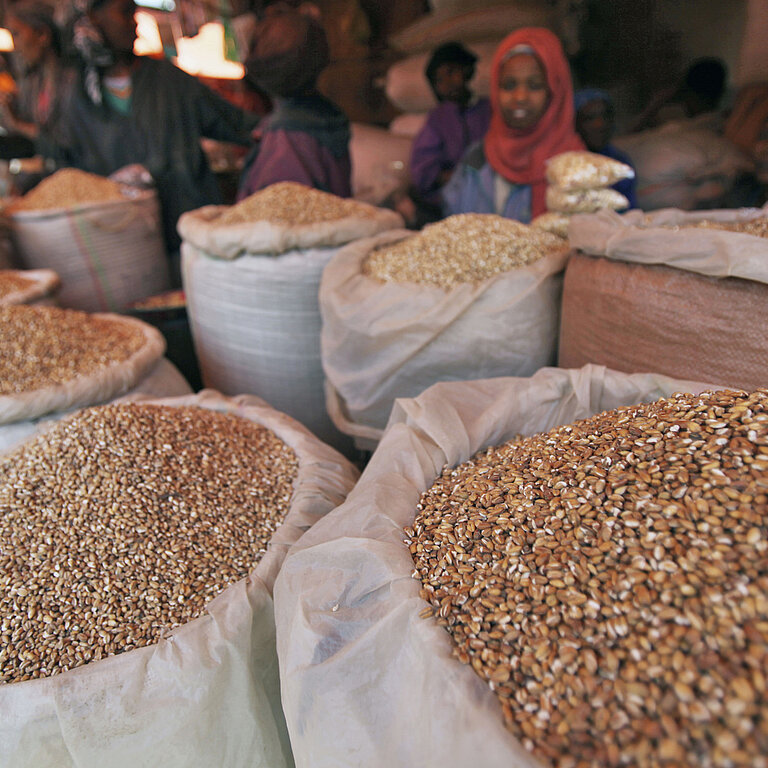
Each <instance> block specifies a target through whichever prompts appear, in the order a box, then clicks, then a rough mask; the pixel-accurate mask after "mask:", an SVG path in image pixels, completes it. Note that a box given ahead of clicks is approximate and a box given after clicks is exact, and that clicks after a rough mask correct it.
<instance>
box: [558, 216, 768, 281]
mask: <svg viewBox="0 0 768 768" xmlns="http://www.w3.org/2000/svg"><path fill="white" fill-rule="evenodd" d="M765 217H768V206H766V207H765V208H762V209H761V208H740V209H736V210H718V211H697V212H695V213H687V212H684V211H680V210H677V209H675V208H668V209H664V210H661V211H655V212H653V213H650V214H644V213H643V212H642V211H630V212H629V213H625V214H623V215H619V214H617V213H614V212H613V211H600V212H599V213H595V214H590V215H577V216H574V217H573V218H572V219H571V224H570V228H569V230H568V235H569V242H570V244H571V246H573V247H574V248H578V249H579V250H581V251H584V253H588V254H590V255H591V256H607V257H608V258H609V259H615V260H617V261H626V262H630V263H635V264H664V265H666V266H668V267H676V268H677V269H684V270H686V271H688V272H696V273H698V274H700V275H709V276H710V277H741V278H744V279H746V280H754V281H756V282H759V283H768V238H763V237H755V236H754V235H747V234H744V233H742V232H729V231H727V230H721V229H705V228H697V227H692V226H690V225H691V224H696V223H697V222H700V221H718V222H727V223H731V222H740V221H750V220H751V219H755V218H765Z"/></svg>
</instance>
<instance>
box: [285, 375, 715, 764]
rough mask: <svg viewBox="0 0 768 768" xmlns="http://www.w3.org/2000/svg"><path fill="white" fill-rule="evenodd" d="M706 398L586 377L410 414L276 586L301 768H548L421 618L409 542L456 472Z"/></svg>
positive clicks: (676, 386) (441, 391)
mask: <svg viewBox="0 0 768 768" xmlns="http://www.w3.org/2000/svg"><path fill="white" fill-rule="evenodd" d="M705 388H706V387H705V386H704V385H703V384H694V383H691V382H681V381H676V380H672V379H669V378H666V377H664V376H658V375H654V374H642V375H633V376H630V375H627V374H622V373H615V372H613V371H609V370H606V369H605V368H601V367H597V366H586V367H584V368H583V369H580V370H560V369H546V370H542V371H539V372H538V373H537V374H535V375H534V376H533V377H531V378H530V379H515V378H499V379H490V380H485V381H471V382H454V383H449V384H448V383H446V384H437V385H435V386H434V387H431V388H430V389H429V390H427V391H426V392H425V393H424V394H422V395H421V396H420V397H418V398H416V399H415V400H400V401H398V402H397V404H396V405H395V407H394V409H393V412H392V416H391V419H390V422H389V425H388V427H387V431H386V433H385V434H384V437H383V438H382V440H381V443H380V444H379V447H378V449H377V450H376V453H375V454H374V455H373V458H372V459H371V461H370V463H369V464H368V466H367V468H366V470H365V471H364V473H363V475H362V477H361V479H360V481H359V482H358V484H357V486H356V487H355V489H354V490H353V491H352V493H350V495H349V497H348V498H347V500H346V502H345V503H344V504H342V505H341V506H340V507H339V508H338V509H336V510H334V512H333V513H331V514H330V515H328V517H327V518H326V519H325V520H323V521H322V522H321V523H319V524H318V525H317V526H315V527H314V528H313V529H312V530H311V531H310V532H309V533H308V534H306V535H305V536H304V537H303V538H302V540H301V541H300V543H299V544H298V545H297V546H296V547H295V548H294V549H293V550H292V552H291V554H290V555H289V556H288V558H287V559H286V561H285V563H284V564H283V568H282V571H281V573H280V576H279V577H278V579H277V582H276V585H275V606H276V618H277V645H278V656H279V658H280V675H281V689H282V696H283V710H284V712H285V716H286V720H287V723H288V730H289V733H290V736H291V745H292V747H293V752H294V755H295V757H296V762H297V764H298V765H312V766H313V768H338V766H358V765H365V766H367V768H391V766H406V765H408V766H416V765H419V766H421V765H423V766H427V765H428V766H445V768H465V767H466V766H468V765H478V766H480V765H482V766H483V767H484V768H497V767H498V768H509V767H510V766H515V768H536V766H538V763H537V762H535V761H534V760H533V759H532V758H531V757H530V756H529V755H528V753H527V752H526V750H525V749H524V748H523V747H522V746H521V745H520V743H519V742H517V741H516V740H515V739H514V737H513V736H512V734H511V733H510V732H509V731H507V730H506V728H505V727H504V725H503V719H502V710H501V707H500V706H499V703H498V700H497V699H496V697H495V696H494V694H493V693H492V692H491V690H490V689H489V688H488V686H487V684H486V683H485V682H484V681H482V680H481V679H480V677H479V676H478V675H476V674H475V673H474V671H473V670H472V668H471V667H470V666H467V665H463V664H461V663H459V662H458V661H457V660H456V659H455V658H454V657H453V656H452V655H451V649H452V642H451V640H450V638H449V635H448V633H447V632H445V631H444V630H443V629H442V628H441V627H439V626H438V625H437V624H435V622H434V621H427V620H425V619H423V618H420V617H419V614H420V613H421V612H422V610H423V609H424V606H425V603H424V601H423V600H422V599H421V598H420V597H419V588H420V584H419V582H417V581H416V580H414V579H413V578H411V573H412V571H413V568H414V564H413V560H412V559H411V555H410V552H409V551H408V547H407V546H406V545H405V544H404V543H403V539H404V538H405V534H404V532H403V527H404V526H406V525H411V524H412V523H413V520H414V516H415V512H416V505H417V504H418V502H419V498H420V496H421V494H422V493H423V492H424V491H425V490H426V489H428V488H429V487H430V486H431V485H432V484H433V482H434V481H435V479H436V478H437V477H438V476H439V474H440V472H441V471H442V469H443V467H444V466H445V465H451V466H455V465H456V464H458V463H460V462H463V461H466V460H467V459H469V458H470V457H471V456H472V455H473V454H474V453H475V452H477V451H478V450H480V449H481V448H483V447H486V446H490V445H497V444H499V443H502V442H504V441H506V440H510V439H512V438H513V437H515V436H517V435H529V434H533V433H535V432H540V431H544V430H547V429H550V428H551V427H554V426H556V425H559V424H567V423H569V422H572V421H574V420H576V419H580V418H585V417H587V416H590V415H592V414H594V413H598V412H600V411H601V410H604V409H608V408H615V407H618V406H620V405H627V404H631V403H639V402H643V401H652V400H655V399H657V398H658V397H662V396H665V395H669V394H671V393H673V392H675V391H688V392H691V391H692V392H699V391H702V390H703V389H705ZM403 734H408V736H407V738H404V737H403Z"/></svg>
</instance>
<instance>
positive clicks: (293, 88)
mask: <svg viewBox="0 0 768 768" xmlns="http://www.w3.org/2000/svg"><path fill="white" fill-rule="evenodd" d="M329 60H330V55H329V51H328V41H327V38H326V36H325V32H324V30H323V28H322V26H321V25H320V24H319V23H318V22H317V21H316V20H315V19H314V18H313V17H311V16H310V15H308V14H305V13H301V12H299V11H296V10H293V9H291V8H288V7H277V6H276V7H275V9H274V11H273V12H271V13H270V14H268V15H267V16H266V17H265V18H264V19H263V20H262V21H260V22H259V23H258V24H257V25H256V27H255V30H254V37H253V42H252V44H251V52H250V54H249V56H248V58H247V61H246V78H249V79H250V80H252V81H253V82H254V83H255V84H256V85H257V86H258V87H259V88H261V89H262V90H263V91H265V92H266V93H268V94H269V96H270V97H272V100H273V103H274V109H273V111H272V112H271V113H270V114H269V115H267V117H265V118H264V119H263V120H262V121H261V122H260V123H259V126H258V129H257V133H258V136H259V139H258V143H257V145H256V146H255V147H254V148H253V150H252V151H251V153H250V155H249V157H248V159H247V160H246V164H245V167H244V168H243V172H242V175H241V177H240V187H239V190H238V193H237V197H238V200H242V199H243V198H244V197H248V196H249V195H252V194H253V193H254V192H257V191H258V190H260V189H263V188H264V187H268V186H269V185H270V184H275V183H276V182H279V181H296V182H299V183H301V184H306V185H307V186H309V187H314V188H315V189H320V190H322V191H323V192H330V193H332V194H334V195H338V196H339V197H349V196H350V195H351V171H352V163H351V160H350V156H349V139H350V128H349V120H348V119H347V117H346V115H344V113H343V112H341V110H340V109H339V108H338V107H337V106H336V105H335V104H333V103H331V102H330V101H329V100H328V99H326V98H325V97H324V96H322V95H321V94H320V93H319V92H318V91H317V88H316V84H317V77H318V75H319V74H320V72H322V70H323V69H325V67H326V66H327V64H328V62H329Z"/></svg>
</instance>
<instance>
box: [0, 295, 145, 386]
mask: <svg viewBox="0 0 768 768" xmlns="http://www.w3.org/2000/svg"><path fill="white" fill-rule="evenodd" d="M144 344H146V337H145V335H144V333H143V332H142V330H141V327H140V326H139V325H138V324H137V323H136V322H135V321H132V322H125V321H122V320H121V319H120V318H117V317H103V316H102V317H99V316H97V315H89V314H87V313H85V312H79V311H77V310H74V309H59V308H57V307H35V306H0V395H9V394H14V393H20V392H30V391H33V390H36V389H40V388H42V387H47V386H51V385H57V384H63V383H65V382H67V381H71V380H72V379H74V378H77V377H79V376H86V375H89V374H92V373H94V372H96V371H98V370H100V369H103V368H104V367H105V366H108V365H112V364H114V363H119V362H123V361H125V360H127V359H128V358H130V357H131V356H132V355H133V354H135V353H136V352H137V351H138V350H139V349H141V347H142V346H144Z"/></svg>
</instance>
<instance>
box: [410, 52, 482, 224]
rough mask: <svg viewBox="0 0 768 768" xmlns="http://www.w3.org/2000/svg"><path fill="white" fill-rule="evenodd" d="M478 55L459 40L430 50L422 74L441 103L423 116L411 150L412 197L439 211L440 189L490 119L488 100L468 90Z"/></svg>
mask: <svg viewBox="0 0 768 768" xmlns="http://www.w3.org/2000/svg"><path fill="white" fill-rule="evenodd" d="M476 61H477V56H475V54H474V53H472V52H471V51H468V50H467V49H466V48H465V47H464V46H463V45H461V44H460V43H446V44H445V45H441V46H440V47H439V48H438V49H437V50H435V52H434V53H433V54H432V57H431V58H430V60H429V63H428V64H427V68H426V72H425V74H426V76H427V79H428V80H429V84H430V86H431V87H432V91H433V92H434V94H435V97H436V98H437V100H438V102H439V104H438V106H437V107H435V109H433V110H432V111H431V112H430V113H429V116H428V117H427V122H426V123H425V125H424V127H423V128H422V129H421V131H420V132H419V134H418V135H417V136H416V138H415V140H414V143H413V149H412V151H411V182H412V184H413V189H412V197H413V198H414V200H415V202H416V203H417V205H418V204H422V205H424V206H426V207H432V208H434V211H435V216H434V217H433V218H438V217H439V214H440V189H441V188H442V187H443V185H444V184H445V183H446V182H447V181H448V179H449V178H450V176H451V173H453V169H454V168H455V167H456V165H457V164H458V162H459V161H460V160H461V158H462V157H463V156H464V153H465V152H466V150H467V148H468V147H469V146H470V145H471V144H474V143H475V142H476V141H480V140H481V139H482V138H483V136H485V133H486V131H487V130H488V125H489V123H490V120H491V103H490V102H489V101H488V99H486V98H477V97H476V96H474V95H473V94H472V91H470V90H469V81H470V80H471V79H472V77H473V75H474V73H475V62H476Z"/></svg>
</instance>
